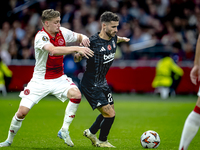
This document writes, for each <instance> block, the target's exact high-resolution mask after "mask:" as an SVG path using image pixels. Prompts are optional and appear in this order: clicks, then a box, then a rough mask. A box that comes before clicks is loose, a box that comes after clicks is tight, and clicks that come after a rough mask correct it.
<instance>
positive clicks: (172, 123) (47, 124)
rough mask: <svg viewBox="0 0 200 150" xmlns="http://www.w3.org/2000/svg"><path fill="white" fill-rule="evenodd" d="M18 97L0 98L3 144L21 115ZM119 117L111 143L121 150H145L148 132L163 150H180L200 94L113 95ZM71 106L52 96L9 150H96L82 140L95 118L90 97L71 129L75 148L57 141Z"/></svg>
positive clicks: (32, 114)
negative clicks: (155, 136) (143, 141)
mask: <svg viewBox="0 0 200 150" xmlns="http://www.w3.org/2000/svg"><path fill="white" fill-rule="evenodd" d="M18 94H19V93H9V94H8V96H7V97H3V96H2V95H0V141H4V140H5V139H6V138H7V133H8V129H9V126H10V121H11V119H12V117H13V115H14V113H15V112H16V110H17V108H18V106H19V102H20V98H19V97H18ZM113 97H114V100H115V110H116V118H115V122H114V124H113V126H112V129H111V131H110V134H109V136H108V140H109V142H110V143H112V144H113V145H115V146H116V149H119V150H132V149H134V150H144V148H142V146H141V145H140V136H141V135H142V133H143V132H145V131H147V130H155V131H157V132H158V134H159V135H160V138H161V143H160V146H159V147H158V148H157V149H158V150H178V146H179V141H180V136H181V132H182V129H183V125H184V122H185V119H186V117H187V116H188V114H189V113H190V112H191V111H192V110H193V108H194V106H195V103H196V99H197V96H196V95H178V96H176V97H175V98H169V99H166V100H162V99H160V98H159V97H158V96H156V95H152V94H113ZM66 105H67V102H65V103H62V102H61V101H59V100H57V99H56V98H55V97H53V96H47V97H46V98H44V99H43V100H41V101H40V102H39V103H38V104H37V105H35V106H34V107H33V108H32V109H31V111H30V112H29V114H28V115H27V116H26V118H25V120H24V121H23V123H22V127H21V129H20V130H19V131H18V133H17V135H16V136H15V139H14V142H13V144H12V146H11V147H6V148H1V149H2V150H3V149H6V150H48V149H49V150H64V149H73V150H93V149H108V148H95V147H93V146H92V145H91V142H90V141H89V140H88V139H87V138H85V137H84V136H83V131H84V130H85V129H87V128H88V127H90V125H91V124H92V123H93V121H94V120H95V119H96V116H97V115H98V114H99V113H98V111H97V110H95V111H93V110H92V109H91V107H90V106H89V104H88V102H87V101H86V100H85V98H83V99H82V101H81V103H80V106H79V109H78V111H77V114H76V117H75V119H74V120H73V123H72V124H71V126H70V135H71V138H72V141H73V142H74V144H75V146H74V147H73V148H72V147H68V146H67V145H65V144H64V141H63V140H61V139H59V138H58V137H57V132H58V130H59V129H60V127H61V126H62V122H63V117H64V111H65V108H66ZM199 137H200V134H199V132H198V133H197V135H196V137H195V138H194V139H193V141H192V143H191V145H190V146H189V150H199V147H200V142H199Z"/></svg>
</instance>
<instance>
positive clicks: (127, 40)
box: [122, 37, 130, 42]
mask: <svg viewBox="0 0 200 150" xmlns="http://www.w3.org/2000/svg"><path fill="white" fill-rule="evenodd" d="M122 40H123V41H124V42H129V41H130V39H129V38H127V37H123V38H122Z"/></svg>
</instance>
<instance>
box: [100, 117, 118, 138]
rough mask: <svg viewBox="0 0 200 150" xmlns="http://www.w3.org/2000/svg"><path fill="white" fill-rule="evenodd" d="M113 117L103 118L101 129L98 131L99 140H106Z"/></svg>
mask: <svg viewBox="0 0 200 150" xmlns="http://www.w3.org/2000/svg"><path fill="white" fill-rule="evenodd" d="M114 119H115V117H112V118H104V119H103V121H102V123H101V125H100V128H101V131H100V134H99V140H100V141H106V140H107V137H108V134H109V132H110V128H111V126H112V124H113V122H114Z"/></svg>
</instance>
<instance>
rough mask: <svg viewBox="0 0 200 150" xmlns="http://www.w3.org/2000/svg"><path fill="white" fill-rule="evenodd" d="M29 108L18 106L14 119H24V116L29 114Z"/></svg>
mask: <svg viewBox="0 0 200 150" xmlns="http://www.w3.org/2000/svg"><path fill="white" fill-rule="evenodd" d="M29 110H30V109H29V108H27V107H24V106H20V107H19V109H18V111H17V113H16V117H17V118H19V119H24V118H25V116H26V115H27V114H28V112H29Z"/></svg>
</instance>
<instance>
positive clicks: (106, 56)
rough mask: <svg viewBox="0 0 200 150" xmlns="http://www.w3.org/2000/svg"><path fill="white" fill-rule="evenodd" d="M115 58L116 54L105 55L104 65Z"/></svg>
mask: <svg viewBox="0 0 200 150" xmlns="http://www.w3.org/2000/svg"><path fill="white" fill-rule="evenodd" d="M114 57H115V53H110V54H109V55H105V54H104V55H103V59H104V60H105V62H103V63H104V64H106V63H108V62H110V61H112V60H113V59H114Z"/></svg>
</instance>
